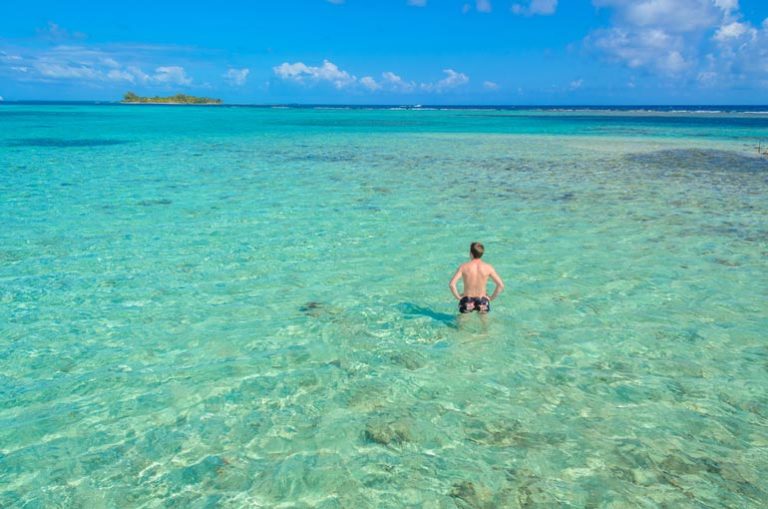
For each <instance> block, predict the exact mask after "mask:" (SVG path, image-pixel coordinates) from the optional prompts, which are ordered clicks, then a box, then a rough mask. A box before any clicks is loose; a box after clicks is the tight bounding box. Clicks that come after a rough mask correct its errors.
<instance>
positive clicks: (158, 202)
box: [138, 198, 173, 207]
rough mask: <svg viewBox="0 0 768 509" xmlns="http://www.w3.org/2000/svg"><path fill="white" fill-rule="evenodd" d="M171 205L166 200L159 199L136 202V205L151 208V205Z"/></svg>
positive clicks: (169, 201)
mask: <svg viewBox="0 0 768 509" xmlns="http://www.w3.org/2000/svg"><path fill="white" fill-rule="evenodd" d="M171 203H173V202H172V201H171V200H169V199H168V198H160V199H157V200H141V201H140V202H138V204H139V205H141V206H142V207H151V206H153V205H170V204H171Z"/></svg>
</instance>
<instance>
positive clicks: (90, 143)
mask: <svg viewBox="0 0 768 509" xmlns="http://www.w3.org/2000/svg"><path fill="white" fill-rule="evenodd" d="M124 143H128V142H127V141H125V140H115V139H109V138H105V139H97V138H92V139H80V140H77V139H65V138H17V139H14V140H8V141H7V142H6V145H8V146H9V147H53V148H72V147H106V146H110V145H122V144H124Z"/></svg>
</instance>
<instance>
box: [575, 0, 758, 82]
mask: <svg viewBox="0 0 768 509" xmlns="http://www.w3.org/2000/svg"><path fill="white" fill-rule="evenodd" d="M593 4H594V5H595V6H596V7H598V8H606V9H609V10H610V12H611V14H612V26H610V27H608V28H603V29H599V30H595V31H593V32H592V33H591V34H590V35H589V36H588V37H587V39H586V42H587V46H589V47H591V48H594V49H596V50H598V51H599V52H600V53H602V54H603V55H605V56H607V57H608V58H609V59H612V60H614V61H617V62H620V63H623V64H624V65H626V66H627V67H629V68H635V69H644V70H647V71H651V72H654V73H657V74H661V75H667V76H674V77H676V78H678V82H679V83H685V82H686V80H687V81H689V82H694V83H695V82H698V83H699V84H702V85H706V86H712V87H714V86H732V85H734V84H735V83H737V82H741V83H742V84H744V83H752V84H756V83H759V82H760V81H761V80H765V79H766V78H768V26H766V24H765V22H764V23H763V26H759V27H756V26H754V25H753V24H752V23H750V22H748V21H744V20H743V15H742V13H741V10H740V8H739V2H738V0H593ZM680 80H682V81H680Z"/></svg>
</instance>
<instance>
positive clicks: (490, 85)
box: [483, 81, 500, 90]
mask: <svg viewBox="0 0 768 509" xmlns="http://www.w3.org/2000/svg"><path fill="white" fill-rule="evenodd" d="M483 88H484V89H486V90H498V89H499V88H500V87H499V84H498V83H495V82H493V81H484V82H483Z"/></svg>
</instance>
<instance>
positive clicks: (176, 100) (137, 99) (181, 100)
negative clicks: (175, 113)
mask: <svg viewBox="0 0 768 509" xmlns="http://www.w3.org/2000/svg"><path fill="white" fill-rule="evenodd" d="M123 102H124V103H130V104H221V99H212V98H210V97H196V96H194V95H186V94H176V95H171V96H168V97H159V96H155V97H141V96H138V95H136V94H134V93H133V92H126V93H125V95H124V96H123Z"/></svg>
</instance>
